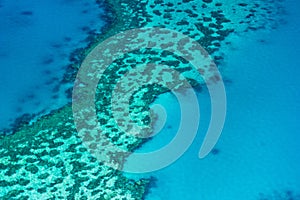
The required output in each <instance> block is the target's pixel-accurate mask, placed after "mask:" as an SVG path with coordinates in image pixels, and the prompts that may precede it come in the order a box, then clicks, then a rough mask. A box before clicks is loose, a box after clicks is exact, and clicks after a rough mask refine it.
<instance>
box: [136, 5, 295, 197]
mask: <svg viewBox="0 0 300 200" xmlns="http://www.w3.org/2000/svg"><path fill="white" fill-rule="evenodd" d="M285 4H286V6H287V8H288V9H287V12H288V15H287V16H286V18H285V22H286V23H284V24H282V25H281V26H280V27H279V28H278V29H277V30H272V31H257V32H254V33H248V34H246V35H244V36H243V37H239V36H236V35H235V34H233V35H231V36H230V37H229V38H230V41H232V45H231V46H229V47H228V48H227V49H226V50H225V51H226V53H225V58H226V59H225V60H226V61H225V64H224V65H225V66H224V68H225V70H224V71H223V78H225V79H229V80H230V81H228V82H227V83H225V85H226V93H227V100H228V101H227V103H228V106H227V116H226V123H225V126H224V129H223V132H222V135H221V138H220V139H219V141H218V143H217V145H216V147H215V151H213V152H212V153H210V155H208V156H207V157H206V158H204V159H199V158H198V156H197V155H198V151H199V148H200V146H201V143H202V141H203V136H204V133H205V131H206V129H207V126H208V122H209V117H210V103H209V95H208V92H207V91H206V90H204V92H201V93H200V94H198V98H199V106H200V109H201V120H200V123H199V130H198V137H197V138H196V139H195V141H194V143H193V144H192V146H191V148H190V149H189V150H188V151H187V152H186V153H185V154H184V155H183V156H182V157H181V158H180V159H179V160H177V161H176V162H175V163H173V164H172V165H171V166H169V167H167V168H164V169H162V170H159V171H157V172H154V173H150V174H148V175H149V176H150V175H151V176H154V177H156V178H157V184H156V187H154V188H152V189H151V191H150V193H149V195H148V196H147V198H146V199H149V200H152V199H157V200H158V199H164V200H174V199H187V200H193V199H208V200H217V199H222V200H223V199H224V200H232V199H245V200H252V199H253V200H254V199H276V200H277V199H278V200H279V199H300V171H299V166H300V156H299V151H300V145H299V141H300V135H299V128H300V124H299V113H300V104H299V100H300V98H299V97H300V92H299V86H300V79H299V75H300V69H299V66H300V59H299V53H300V48H299V45H300V40H299V33H300V26H299V25H300V22H299V19H300V16H299V12H298V7H299V6H297V4H298V3H297V2H295V1H287V2H286V3H285ZM170 101H171V102H170ZM176 102H177V101H176V99H175V98H174V97H173V98H172V96H170V95H169V94H165V95H162V96H161V97H160V98H159V99H158V100H157V102H155V103H161V104H162V105H164V107H165V108H166V110H167V111H168V112H169V114H168V117H169V119H168V120H167V124H166V125H165V127H164V129H163V130H162V132H160V133H159V134H158V135H157V136H156V137H154V138H153V139H152V140H150V141H149V142H148V143H147V144H145V146H144V147H142V148H141V149H140V150H139V151H141V152H147V151H150V150H154V149H159V148H161V147H163V146H164V145H166V144H167V143H168V142H169V141H170V140H171V139H172V138H173V137H174V135H175V133H176V131H177V128H178V124H179V122H180V117H179V116H180V111H179V107H178V103H176ZM175 107H176V108H177V109H176V108H175ZM187 134H188V133H187Z"/></svg>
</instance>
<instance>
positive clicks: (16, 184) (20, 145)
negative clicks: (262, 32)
mask: <svg viewBox="0 0 300 200" xmlns="http://www.w3.org/2000/svg"><path fill="white" fill-rule="evenodd" d="M100 3H101V2H100V1H99V4H100ZM106 6H107V8H108V13H107V16H108V17H107V19H108V20H109V25H108V26H107V27H106V29H105V31H104V32H103V34H101V35H91V37H90V38H89V40H90V43H89V46H88V47H87V48H86V49H81V50H78V51H77V52H76V54H74V55H73V56H72V62H73V64H72V65H70V66H69V68H68V70H67V72H66V74H65V76H64V82H65V83H72V82H74V80H75V77H76V74H77V72H78V69H79V66H80V64H81V63H82V61H83V59H84V58H85V56H86V55H87V54H88V53H89V52H90V51H91V50H92V49H93V48H94V47H95V46H96V45H97V44H98V43H100V42H102V41H104V40H105V39H106V38H108V37H110V36H113V35H115V34H116V33H119V32H120V31H125V30H128V29H132V28H140V27H144V26H147V27H153V26H158V27H162V28H169V29H172V30H176V31H179V32H181V33H183V34H186V35H188V36H189V37H191V38H193V39H195V40H197V41H198V42H199V43H200V44H201V45H202V46H203V47H204V48H205V49H206V50H207V51H208V52H209V53H211V54H212V55H213V56H214V58H215V60H216V61H218V60H221V59H222V55H221V53H220V49H219V48H220V46H221V45H222V44H223V42H224V41H226V37H227V36H228V35H229V34H231V33H233V32H235V33H236V34H239V33H242V32H245V31H249V30H256V29H260V28H274V27H275V26H276V23H277V22H276V21H270V20H269V18H270V19H272V18H273V16H275V15H276V14H277V13H278V12H280V10H281V9H280V8H279V7H278V5H277V4H276V3H275V2H274V1H271V0H270V1H247V3H238V2H237V1H233V0H228V1H226V3H225V2H221V1H204V0H203V1H196V0H181V1H173V0H150V1H146V0H142V1H129V0H114V1H108V2H106ZM163 45H167V44H163ZM167 46H168V45H167ZM147 63H152V64H156V65H168V66H170V67H171V68H173V69H176V70H177V71H178V72H181V73H183V74H186V77H187V80H188V81H189V83H190V84H191V85H193V86H196V85H198V84H199V83H201V82H200V80H198V79H196V78H195V77H193V76H188V74H189V73H191V74H194V72H193V70H194V69H193V68H192V67H191V66H190V64H189V63H188V62H187V61H186V60H185V59H183V58H182V57H180V56H177V55H175V54H173V53H171V52H165V51H159V50H149V49H144V50H136V51H133V52H130V53H128V54H125V55H123V56H122V57H120V58H119V59H118V60H115V61H114V62H113V63H112V65H111V66H109V67H108V68H107V69H106V71H105V74H104V75H105V78H104V79H101V80H100V82H99V84H98V90H97V93H96V101H95V102H96V109H97V117H98V120H99V122H100V124H101V126H102V128H103V129H104V130H105V134H106V137H107V138H109V139H110V141H111V142H112V143H114V144H116V145H118V146H121V147H122V148H124V149H126V150H128V151H133V150H134V149H136V148H137V147H138V146H139V145H141V144H142V143H143V142H145V140H144V139H141V138H137V137H134V136H132V135H128V134H125V133H124V132H123V131H121V130H119V129H118V127H117V125H116V123H115V122H113V119H112V114H111V109H112V108H111V105H110V102H111V93H112V90H113V88H114V87H115V85H116V84H117V82H118V80H119V79H120V78H121V77H122V76H123V75H124V74H125V73H127V72H129V71H130V70H131V69H133V68H136V67H138V66H139V65H140V64H147ZM153 73H155V72H151V73H150V74H153ZM174 87H175V86H174ZM168 90H169V89H167V88H164V87H161V86H160V85H159V84H150V85H148V86H146V87H140V88H139V90H138V91H137V92H136V93H135V94H134V95H133V97H132V98H131V100H130V105H131V107H130V113H131V114H132V115H133V116H134V117H133V118H134V120H135V121H136V122H137V123H141V124H149V123H151V122H150V121H149V119H150V118H149V115H150V113H149V109H148V108H149V105H150V104H151V103H152V102H153V101H154V99H155V97H156V96H157V95H159V94H161V93H164V92H167V91H168ZM68 92H70V90H69V91H68ZM17 130H18V131H17V132H16V133H15V134H13V135H10V136H1V138H0V169H1V171H0V177H1V180H0V197H1V199H38V198H41V199H126V200H129V199H142V198H143V196H144V195H145V192H146V191H147V187H148V185H149V184H150V180H148V179H141V180H131V179H128V178H126V177H125V176H124V175H123V174H122V173H121V172H120V171H117V170H115V169H113V168H110V167H108V166H105V165H103V163H100V162H99V161H98V160H97V159H95V158H94V157H92V155H91V154H90V153H89V152H88V151H87V149H86V148H85V147H84V146H83V145H82V141H81V140H80V138H79V136H78V135H77V131H76V128H75V124H74V119H73V114H72V107H71V105H66V106H64V107H63V108H61V109H58V110H56V111H53V112H52V113H51V114H49V115H47V116H43V117H41V118H39V119H38V120H37V121H36V122H35V123H33V124H32V125H24V124H22V126H21V127H19V128H18V129H17ZM108 153H109V152H108ZM110 156H111V155H110Z"/></svg>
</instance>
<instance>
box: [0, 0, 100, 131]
mask: <svg viewBox="0 0 300 200" xmlns="http://www.w3.org/2000/svg"><path fill="white" fill-rule="evenodd" d="M102 14H103V10H102V9H101V8H99V7H98V6H97V5H96V3H95V2H94V1H70V0H43V1H39V0H30V1H21V0H16V1H9V0H1V1H0V26H1V28H0V65H1V67H0V91H1V98H0V111H1V115H0V129H3V128H8V127H9V125H10V124H11V123H13V122H14V120H15V118H16V117H19V116H21V115H23V114H25V113H29V114H32V113H39V112H42V113H47V111H49V110H52V109H55V108H58V107H60V106H62V105H64V104H66V102H67V101H68V100H67V98H66V95H65V90H66V89H67V87H66V86H65V87H64V86H62V85H59V84H60V81H61V79H62V76H63V73H64V72H65V68H66V66H67V65H68V64H69V63H70V62H69V57H70V54H71V52H73V51H74V50H75V49H77V48H80V47H85V45H86V44H87V42H86V41H84V40H85V39H86V37H87V36H88V35H89V32H90V31H91V30H95V32H99V31H100V29H101V27H103V25H104V23H105V22H104V21H103V20H102V18H101V16H102Z"/></svg>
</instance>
